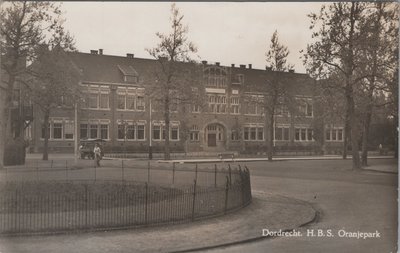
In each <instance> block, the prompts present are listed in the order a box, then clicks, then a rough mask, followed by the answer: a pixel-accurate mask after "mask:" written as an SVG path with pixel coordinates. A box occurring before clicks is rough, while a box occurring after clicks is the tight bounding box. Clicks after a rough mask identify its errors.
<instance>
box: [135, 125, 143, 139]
mask: <svg viewBox="0 0 400 253" xmlns="http://www.w3.org/2000/svg"><path fill="white" fill-rule="evenodd" d="M137 139H138V140H144V139H145V137H144V125H137Z"/></svg>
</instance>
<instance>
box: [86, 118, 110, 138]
mask: <svg viewBox="0 0 400 253" xmlns="http://www.w3.org/2000/svg"><path fill="white" fill-rule="evenodd" d="M109 124H110V121H109V120H90V121H88V122H82V123H81V124H80V138H81V139H87V138H88V139H97V138H101V139H103V140H108V139H109V137H110V136H109Z"/></svg>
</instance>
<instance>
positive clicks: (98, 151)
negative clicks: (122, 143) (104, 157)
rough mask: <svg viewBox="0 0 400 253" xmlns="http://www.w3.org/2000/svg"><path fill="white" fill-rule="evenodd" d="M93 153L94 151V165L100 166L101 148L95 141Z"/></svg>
mask: <svg viewBox="0 0 400 253" xmlns="http://www.w3.org/2000/svg"><path fill="white" fill-rule="evenodd" d="M93 153H94V160H95V165H96V166H97V167H100V160H101V149H100V147H99V144H97V143H96V145H95V146H94V150H93Z"/></svg>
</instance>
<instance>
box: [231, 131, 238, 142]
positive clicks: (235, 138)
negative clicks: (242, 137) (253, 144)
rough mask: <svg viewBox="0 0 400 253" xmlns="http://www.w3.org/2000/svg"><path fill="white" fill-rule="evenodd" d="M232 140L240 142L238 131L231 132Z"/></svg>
mask: <svg viewBox="0 0 400 253" xmlns="http://www.w3.org/2000/svg"><path fill="white" fill-rule="evenodd" d="M231 140H232V141H238V140H239V132H238V131H237V130H232V132H231Z"/></svg>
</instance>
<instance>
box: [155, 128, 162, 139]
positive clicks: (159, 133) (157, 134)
mask: <svg viewBox="0 0 400 253" xmlns="http://www.w3.org/2000/svg"><path fill="white" fill-rule="evenodd" d="M153 140H161V126H153Z"/></svg>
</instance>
